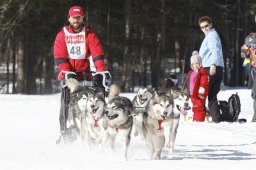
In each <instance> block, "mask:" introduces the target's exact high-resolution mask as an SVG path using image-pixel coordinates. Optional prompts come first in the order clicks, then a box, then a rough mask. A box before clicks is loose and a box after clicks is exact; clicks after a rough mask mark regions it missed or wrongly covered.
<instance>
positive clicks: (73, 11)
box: [68, 6, 84, 17]
mask: <svg viewBox="0 0 256 170" xmlns="http://www.w3.org/2000/svg"><path fill="white" fill-rule="evenodd" d="M68 15H69V16H71V17H74V16H84V11H83V9H82V7H80V6H72V7H71V8H70V9H69V11H68Z"/></svg>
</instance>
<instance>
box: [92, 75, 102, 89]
mask: <svg viewBox="0 0 256 170" xmlns="http://www.w3.org/2000/svg"><path fill="white" fill-rule="evenodd" d="M93 82H94V83H95V85H96V86H97V87H103V84H102V83H103V75H102V74H96V75H94V76H93Z"/></svg>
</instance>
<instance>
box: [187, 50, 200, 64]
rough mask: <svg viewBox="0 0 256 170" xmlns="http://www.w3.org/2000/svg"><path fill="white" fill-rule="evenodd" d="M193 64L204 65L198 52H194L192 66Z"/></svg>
mask: <svg viewBox="0 0 256 170" xmlns="http://www.w3.org/2000/svg"><path fill="white" fill-rule="evenodd" d="M192 63H200V65H202V59H201V57H200V56H199V53H198V52H197V51H193V53H192V56H191V57H190V64H192Z"/></svg>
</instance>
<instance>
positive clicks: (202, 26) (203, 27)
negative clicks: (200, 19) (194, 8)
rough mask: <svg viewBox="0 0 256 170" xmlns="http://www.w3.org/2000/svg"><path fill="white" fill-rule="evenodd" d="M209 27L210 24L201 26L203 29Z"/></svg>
mask: <svg viewBox="0 0 256 170" xmlns="http://www.w3.org/2000/svg"><path fill="white" fill-rule="evenodd" d="M207 27H209V25H208V24H206V25H205V26H201V27H200V28H201V29H205V28H207Z"/></svg>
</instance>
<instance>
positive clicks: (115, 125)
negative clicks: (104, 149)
mask: <svg viewBox="0 0 256 170" xmlns="http://www.w3.org/2000/svg"><path fill="white" fill-rule="evenodd" d="M116 87H117V86H116V85H111V86H110V90H109V92H110V93H111V94H109V96H113V94H112V93H114V92H115V90H113V88H115V89H118V88H116ZM132 112H133V106H132V102H131V101H130V99H128V98H126V97H122V96H114V97H113V98H110V100H109V101H108V103H107V107H106V110H105V113H106V115H107V123H108V127H107V137H106V138H105V140H104V141H103V142H104V143H105V144H110V146H111V148H112V150H113V151H114V149H115V142H116V136H117V135H122V139H123V157H124V158H125V159H126V160H127V152H128V148H129V145H130V139H131V131H132V126H133V118H132Z"/></svg>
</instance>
